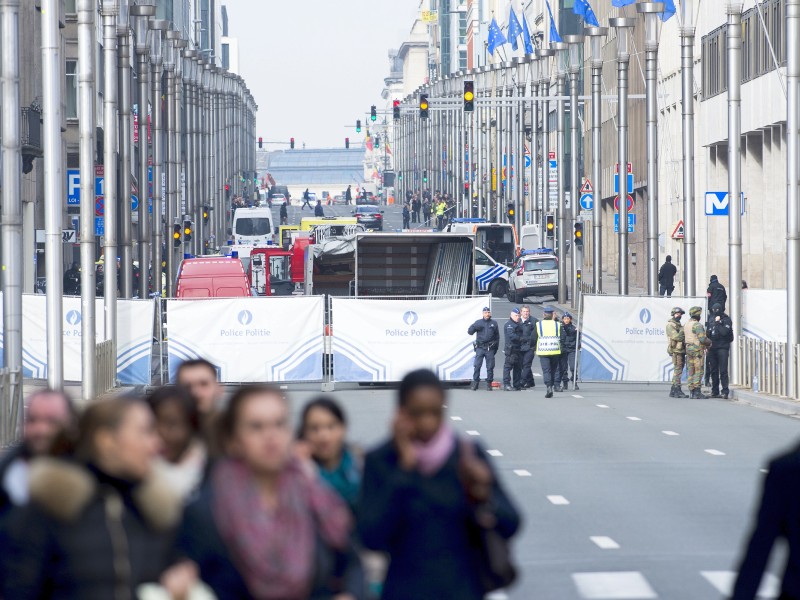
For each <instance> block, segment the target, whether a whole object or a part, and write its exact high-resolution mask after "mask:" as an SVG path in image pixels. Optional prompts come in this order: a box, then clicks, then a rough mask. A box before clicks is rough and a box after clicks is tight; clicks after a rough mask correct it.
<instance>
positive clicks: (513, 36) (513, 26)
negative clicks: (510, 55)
mask: <svg viewBox="0 0 800 600" xmlns="http://www.w3.org/2000/svg"><path fill="white" fill-rule="evenodd" d="M521 33H522V25H520V24H519V19H518V18H517V13H515V12H514V7H513V6H512V7H511V14H510V15H509V17H508V41H509V42H511V48H512V49H513V50H516V49H517V47H518V46H517V38H518V37H519V36H520V34H521Z"/></svg>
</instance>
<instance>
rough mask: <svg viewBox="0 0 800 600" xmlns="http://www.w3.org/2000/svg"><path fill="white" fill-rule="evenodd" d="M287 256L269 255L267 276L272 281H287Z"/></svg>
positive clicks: (288, 259) (288, 258)
mask: <svg viewBox="0 0 800 600" xmlns="http://www.w3.org/2000/svg"><path fill="white" fill-rule="evenodd" d="M289 261H290V257H289V256H271V257H270V259H269V277H270V279H271V280H272V281H287V280H289V279H291V277H290V276H289Z"/></svg>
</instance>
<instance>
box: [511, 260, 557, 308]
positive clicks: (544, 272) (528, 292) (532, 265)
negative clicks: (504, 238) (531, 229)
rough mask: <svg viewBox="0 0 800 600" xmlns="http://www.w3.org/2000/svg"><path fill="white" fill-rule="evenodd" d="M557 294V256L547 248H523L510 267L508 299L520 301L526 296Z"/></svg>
mask: <svg viewBox="0 0 800 600" xmlns="http://www.w3.org/2000/svg"><path fill="white" fill-rule="evenodd" d="M556 295H558V258H557V257H556V255H555V254H553V251H552V250H550V249H549V248H539V249H537V250H525V251H524V252H522V254H521V255H520V256H519V258H518V259H517V261H516V262H515V263H514V266H513V267H512V269H511V274H510V275H509V278H508V299H509V300H510V301H511V302H522V301H523V300H524V299H525V298H527V297H528V296H556Z"/></svg>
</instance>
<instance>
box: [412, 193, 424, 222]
mask: <svg viewBox="0 0 800 600" xmlns="http://www.w3.org/2000/svg"><path fill="white" fill-rule="evenodd" d="M420 210H422V202H420V201H419V198H417V197H416V196H415V197H414V200H413V201H412V202H411V214H412V218H411V222H412V223H419V212H420Z"/></svg>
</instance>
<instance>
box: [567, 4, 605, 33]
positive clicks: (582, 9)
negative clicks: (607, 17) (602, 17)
mask: <svg viewBox="0 0 800 600" xmlns="http://www.w3.org/2000/svg"><path fill="white" fill-rule="evenodd" d="M572 12H574V13H575V14H576V15H580V16H582V17H583V21H584V23H586V24H587V25H591V26H592V27H600V22H599V21H598V20H597V16H596V15H595V14H594V11H593V10H592V7H591V6H590V5H589V0H575V4H574V5H573V6H572Z"/></svg>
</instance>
